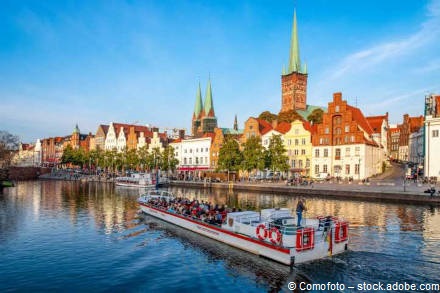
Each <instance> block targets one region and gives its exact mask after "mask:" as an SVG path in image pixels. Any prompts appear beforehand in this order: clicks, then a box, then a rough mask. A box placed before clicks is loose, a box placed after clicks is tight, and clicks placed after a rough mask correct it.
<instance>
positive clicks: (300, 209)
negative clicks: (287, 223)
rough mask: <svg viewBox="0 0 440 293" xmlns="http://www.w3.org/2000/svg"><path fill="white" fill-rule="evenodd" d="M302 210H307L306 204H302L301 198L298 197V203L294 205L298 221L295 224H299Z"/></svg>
mask: <svg viewBox="0 0 440 293" xmlns="http://www.w3.org/2000/svg"><path fill="white" fill-rule="evenodd" d="M303 211H307V208H306V206H305V205H304V202H303V201H302V199H301V198H300V199H299V200H298V204H297V205H296V216H297V218H298V223H297V226H298V227H299V226H301V220H302V213H303Z"/></svg>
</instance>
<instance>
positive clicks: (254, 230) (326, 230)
mask: <svg viewBox="0 0 440 293" xmlns="http://www.w3.org/2000/svg"><path fill="white" fill-rule="evenodd" d="M138 202H139V204H140V207H141V210H142V211H143V212H144V213H146V214H148V215H151V216H154V217H157V218H159V219H162V220H164V221H166V222H169V223H172V224H175V225H177V226H180V227H182V228H185V229H188V230H191V231H193V232H196V233H198V234H201V235H204V236H207V237H210V238H213V239H216V240H218V241H221V242H223V243H226V244H229V245H231V246H234V247H237V248H240V249H243V250H245V251H248V252H251V253H254V254H256V255H259V256H262V257H266V258H269V259H272V260H275V261H277V262H280V263H283V264H286V265H293V264H298V263H303V262H308V261H313V260H318V259H322V258H325V257H328V256H332V255H335V254H340V253H342V252H344V251H346V250H347V249H348V241H349V236H348V223H347V222H346V221H344V220H343V219H340V218H335V217H330V216H327V217H318V218H315V219H303V220H302V223H301V225H300V226H297V225H296V218H295V217H294V216H293V215H292V214H291V213H290V210H289V209H287V208H280V209H274V208H272V209H263V210H261V212H255V211H242V212H223V213H222V217H221V220H220V222H218V224H214V222H212V221H206V220H205V221H204V220H201V219H200V218H199V217H197V216H196V215H195V213H192V212H189V213H188V211H187V209H191V206H190V205H189V204H188V201H187V200H183V201H182V199H176V198H175V197H174V196H173V195H172V194H171V193H169V192H167V191H160V190H159V191H150V192H147V193H146V194H144V195H142V196H141V197H140V198H139V199H138ZM182 210H185V212H182ZM192 211H193V210H192ZM208 213H211V211H208ZM215 213H216V216H217V217H218V214H219V212H218V211H217V212H215Z"/></svg>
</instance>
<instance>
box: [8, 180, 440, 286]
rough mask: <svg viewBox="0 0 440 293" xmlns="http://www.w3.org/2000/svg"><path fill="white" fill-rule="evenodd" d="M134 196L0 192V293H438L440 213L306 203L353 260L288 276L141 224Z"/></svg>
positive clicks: (234, 201) (267, 198) (220, 247)
mask: <svg viewBox="0 0 440 293" xmlns="http://www.w3.org/2000/svg"><path fill="white" fill-rule="evenodd" d="M171 191H173V192H174V193H175V194H178V195H184V196H187V197H190V198H192V197H195V198H198V199H203V200H209V201H211V202H213V203H218V204H226V205H228V206H229V207H237V208H241V209H255V210H259V209H261V208H267V207H288V208H291V209H293V208H294V207H295V206H296V202H297V200H298V199H297V198H296V197H292V196H283V195H272V194H258V193H245V192H229V193H228V192H225V191H219V190H194V189H185V188H171ZM138 196H139V192H138V191H137V190H127V189H118V188H114V187H113V185H111V184H102V183H89V184H86V183H80V182H61V181H58V182H56V181H41V182H40V181H33V182H19V183H18V185H17V186H16V187H14V188H10V189H6V190H5V192H4V194H3V195H0V291H1V292H5V291H6V292H7V291H22V292H29V291H36V292H41V291H45V292H46V291H68V292H101V291H103V292H109V291H110V292H132V291H134V292H289V288H288V285H289V283H290V282H296V284H300V283H301V282H303V284H309V285H310V284H323V283H328V282H331V283H333V284H336V283H339V284H344V285H345V290H344V292H360V291H357V290H356V289H357V288H358V287H357V286H358V284H360V285H362V284H363V283H364V282H365V283H366V284H373V283H378V282H382V283H384V284H394V283H396V282H399V283H400V284H404V283H405V282H406V283H407V284H416V285H417V286H419V285H420V284H424V283H428V284H432V283H434V284H438V283H440V210H439V208H438V207H430V206H410V205H398V204H389V203H381V202H366V201H348V200H335V199H331V195H329V196H328V198H308V197H307V198H305V199H306V206H307V207H308V211H307V213H306V217H315V216H317V215H328V214H333V215H335V216H342V217H344V218H346V219H347V220H348V221H349V222H350V224H351V226H350V237H351V239H350V245H349V248H350V250H349V251H348V252H347V253H345V254H343V255H339V256H336V257H333V258H329V259H325V260H320V261H316V262H312V263H308V264H302V265H298V266H297V267H294V268H293V269H289V268H288V267H286V266H283V265H279V264H277V263H274V262H272V261H270V260H266V259H263V258H259V257H257V256H254V255H251V254H248V253H246V252H243V251H240V250H237V249H235V248H231V247H229V246H227V245H224V244H220V243H217V242H216V241H213V240H210V239H207V238H205V237H202V236H199V235H196V234H194V233H192V232H189V231H186V230H183V229H181V228H178V227H174V226H172V225H170V224H166V223H164V222H161V221H160V220H156V219H154V218H151V217H149V216H143V215H139V214H138V210H139V207H138V205H137V203H136V199H137V197H138ZM349 286H350V287H352V286H354V287H355V289H349V288H347V287H349ZM309 288H310V287H309ZM300 291H301V290H298V289H297V290H296V292H300ZM311 291H312V292H335V291H332V290H328V289H323V290H321V291H319V290H311ZM425 292H426V291H425ZM431 292H434V291H433V290H431Z"/></svg>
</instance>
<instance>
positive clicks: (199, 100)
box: [194, 82, 203, 119]
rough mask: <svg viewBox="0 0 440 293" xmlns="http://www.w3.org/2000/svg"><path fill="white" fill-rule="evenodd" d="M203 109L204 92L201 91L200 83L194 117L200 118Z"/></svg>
mask: <svg viewBox="0 0 440 293" xmlns="http://www.w3.org/2000/svg"><path fill="white" fill-rule="evenodd" d="M202 108H203V102H202V90H201V89H200V82H199V88H198V89H197V94H196V104H195V106H194V116H195V117H196V119H197V118H199V115H200V112H202Z"/></svg>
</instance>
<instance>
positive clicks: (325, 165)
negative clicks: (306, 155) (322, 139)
mask: <svg viewBox="0 0 440 293" xmlns="http://www.w3.org/2000/svg"><path fill="white" fill-rule="evenodd" d="M322 172H324V173H327V172H328V170H327V164H324V165H323V166H322Z"/></svg>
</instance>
